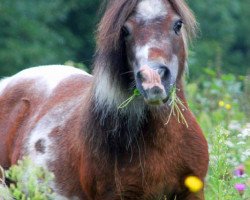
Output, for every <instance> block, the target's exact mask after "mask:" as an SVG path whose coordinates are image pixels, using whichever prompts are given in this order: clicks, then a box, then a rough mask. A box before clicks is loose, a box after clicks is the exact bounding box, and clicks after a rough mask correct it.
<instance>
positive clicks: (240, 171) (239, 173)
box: [234, 165, 245, 177]
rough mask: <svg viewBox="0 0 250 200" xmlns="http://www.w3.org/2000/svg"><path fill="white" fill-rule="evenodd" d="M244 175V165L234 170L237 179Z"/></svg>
mask: <svg viewBox="0 0 250 200" xmlns="http://www.w3.org/2000/svg"><path fill="white" fill-rule="evenodd" d="M244 173H245V166H244V165H239V166H238V167H236V168H235V170H234V175H235V176H237V177H242V176H243V175H244Z"/></svg>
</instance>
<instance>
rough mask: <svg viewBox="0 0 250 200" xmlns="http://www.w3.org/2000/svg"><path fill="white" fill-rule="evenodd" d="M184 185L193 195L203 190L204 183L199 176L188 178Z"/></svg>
mask: <svg viewBox="0 0 250 200" xmlns="http://www.w3.org/2000/svg"><path fill="white" fill-rule="evenodd" d="M184 184H185V186H186V187H187V188H188V189H189V190H190V192H193V193H196V192H199V191H200V190H201V189H202V188H203V182H202V181H201V180H200V179H199V178H198V177H197V176H188V177H187V178H186V179H185V182H184Z"/></svg>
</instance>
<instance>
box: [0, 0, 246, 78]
mask: <svg viewBox="0 0 250 200" xmlns="http://www.w3.org/2000/svg"><path fill="white" fill-rule="evenodd" d="M187 1H188V3H189V5H190V7H191V8H192V9H193V10H194V13H195V15H196V16H197V19H198V22H199V27H200V34H198V40H197V42H195V43H194V44H195V45H194V48H193V53H192V56H191V64H192V68H191V73H190V74H191V78H192V79H193V78H195V77H197V76H198V75H199V74H200V70H201V67H204V66H210V67H213V66H219V68H217V71H219V72H220V71H226V72H231V73H237V74H241V75H243V74H245V73H246V72H247V71H248V70H250V66H249V63H250V51H249V49H250V37H249V36H248V34H249V32H250V30H249V29H250V26H249V23H248V20H247V19H249V18H250V12H249V8H250V1H247V0H245V1H231V0H221V1H217V0H210V1H200V0H192V1H191V0H187ZM101 2H102V1H100V0H91V1H89V0H69V1H66V0H54V1H48V0H44V1H41V0H37V1H30V0H22V1H18V0H12V1H9V0H1V2H0V12H1V18H0V26H1V27H2V28H1V29H0V66H1V67H0V76H6V75H11V74H13V73H16V72H17V71H20V70H21V69H23V68H26V67H30V66H37V65H42V64H58V63H64V62H65V61H67V60H74V61H76V62H77V63H82V62H83V63H84V64H86V65H87V66H88V68H90V66H91V63H92V58H93V55H94V47H95V37H94V35H95V32H96V25H97V22H98V21H99V19H100V15H101V12H99V9H98V7H99V6H100V4H101ZM208 8H213V9H208Z"/></svg>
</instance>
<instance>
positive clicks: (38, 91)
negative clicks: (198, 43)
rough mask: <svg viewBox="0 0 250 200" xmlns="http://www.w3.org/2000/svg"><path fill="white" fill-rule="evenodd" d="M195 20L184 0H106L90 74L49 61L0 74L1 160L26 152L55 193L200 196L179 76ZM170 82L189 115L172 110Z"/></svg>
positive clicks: (200, 155) (196, 150) (88, 199)
mask: <svg viewBox="0 0 250 200" xmlns="http://www.w3.org/2000/svg"><path fill="white" fill-rule="evenodd" d="M195 27H196V22H195V19H194V17H193V14H192V12H191V11H190V10H189V8H188V7H187V5H186V3H185V2H184V1H183V0H110V1H109V2H107V6H106V12H105V13H104V16H103V18H102V20H101V22H100V24H99V27H98V33H97V50H96V55H95V62H94V72H93V76H91V75H89V74H87V73H86V72H84V71H81V70H79V69H75V68H72V67H68V66H57V65H56V66H40V67H34V68H30V69H26V70H24V71H21V72H20V73H18V74H16V75H14V76H12V77H9V78H5V79H3V80H2V81H1V84H0V106H1V107H0V108H1V109H0V155H1V156H0V165H2V166H3V167H4V168H8V167H10V166H11V165H12V164H15V163H16V162H17V160H18V159H21V158H22V157H23V156H24V155H28V156H29V157H30V158H31V159H32V160H33V162H34V163H35V164H37V165H40V166H42V167H44V168H46V169H48V170H50V171H51V172H53V173H54V174H55V180H54V182H52V183H51V187H52V188H53V190H54V192H56V193H57V197H56V199H83V200H118V199H124V200H129V199H130V200H136V199H138V200H139V199H140V200H141V199H146V200H158V199H168V200H174V199H176V200H185V199H186V200H194V199H200V200H201V199H204V195H203V190H201V191H200V192H198V193H196V194H194V193H191V192H189V190H188V189H187V188H186V187H185V185H184V180H185V178H186V177H187V176H190V175H194V176H197V177H199V178H200V179H201V180H202V181H204V177H205V175H206V172H207V167H208V148H207V142H206V140H205V138H204V136H203V134H202V131H201V129H200V127H199V125H198V124H197V122H196V120H195V117H194V116H193V114H192V113H191V111H190V110H189V109H188V105H187V103H186V99H185V96H184V91H183V83H182V76H183V73H184V71H185V66H186V60H187V41H188V38H190V37H191V36H192V35H193V34H194V33H195ZM174 87H175V88H177V90H176V91H177V92H176V95H177V97H178V98H179V99H180V100H181V102H182V103H183V104H184V105H183V106H184V107H185V108H184V107H183V108H182V109H181V112H182V114H183V117H184V118H185V120H186V122H187V123H182V121H181V120H178V118H177V117H176V115H175V116H174V115H172V116H170V117H169V115H170V111H171V105H170V103H169V102H170V101H171V91H172V90H173V88H174ZM135 89H137V91H139V93H140V96H138V97H136V98H134V100H133V101H131V102H130V103H129V104H128V105H126V106H125V107H124V108H121V109H118V107H119V105H121V104H122V102H124V101H125V100H126V99H128V98H129V97H130V96H131V94H133V91H134V90H135ZM168 119H169V120H168Z"/></svg>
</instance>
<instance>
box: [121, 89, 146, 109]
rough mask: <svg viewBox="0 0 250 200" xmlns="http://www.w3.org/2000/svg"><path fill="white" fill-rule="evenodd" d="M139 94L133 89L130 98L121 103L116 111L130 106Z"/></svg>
mask: <svg viewBox="0 0 250 200" xmlns="http://www.w3.org/2000/svg"><path fill="white" fill-rule="evenodd" d="M140 95H141V94H140V92H139V90H138V89H134V91H133V95H132V96H130V97H129V98H128V99H126V100H125V101H123V102H122V103H121V104H120V105H119V106H118V109H123V108H126V107H127V106H128V104H130V103H131V102H132V101H133V100H134V99H135V98H136V97H138V96H140Z"/></svg>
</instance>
